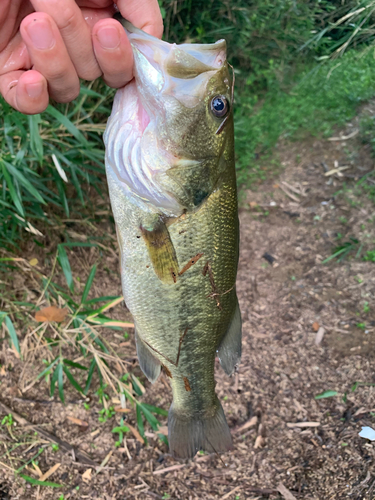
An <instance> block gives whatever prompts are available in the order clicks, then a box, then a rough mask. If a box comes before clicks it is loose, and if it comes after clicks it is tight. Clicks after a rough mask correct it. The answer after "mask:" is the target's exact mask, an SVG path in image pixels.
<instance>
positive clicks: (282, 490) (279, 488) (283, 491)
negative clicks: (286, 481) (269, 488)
mask: <svg viewBox="0 0 375 500" xmlns="http://www.w3.org/2000/svg"><path fill="white" fill-rule="evenodd" d="M277 491H278V492H279V493H281V494H282V496H283V497H284V499H285V500H297V499H296V497H295V496H294V495H292V493H291V492H290V491H289V490H288V488H285V486H284V485H283V483H279V484H278V485H277Z"/></svg>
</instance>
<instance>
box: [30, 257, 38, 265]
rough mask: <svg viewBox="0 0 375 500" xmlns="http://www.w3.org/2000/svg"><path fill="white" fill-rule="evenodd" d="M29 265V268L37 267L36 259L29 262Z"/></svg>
mask: <svg viewBox="0 0 375 500" xmlns="http://www.w3.org/2000/svg"><path fill="white" fill-rule="evenodd" d="M29 264H30V266H33V267H35V266H36V265H38V259H31V260H29Z"/></svg>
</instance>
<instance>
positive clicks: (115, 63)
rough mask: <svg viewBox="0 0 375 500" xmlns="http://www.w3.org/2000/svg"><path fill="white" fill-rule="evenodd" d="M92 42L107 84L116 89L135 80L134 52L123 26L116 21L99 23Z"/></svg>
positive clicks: (93, 33) (94, 29) (93, 31)
mask: <svg viewBox="0 0 375 500" xmlns="http://www.w3.org/2000/svg"><path fill="white" fill-rule="evenodd" d="M92 40H93V46H94V50H95V55H96V59H97V61H98V63H99V66H100V68H101V70H102V72H103V79H104V81H105V83H106V84H107V85H109V86H110V87H114V88H119V87H122V86H124V85H125V84H126V83H128V82H129V81H130V80H131V79H132V78H133V52H132V49H131V46H130V42H129V40H128V37H127V36H126V33H125V30H124V28H123V27H122V26H121V24H120V23H119V22H118V21H115V20H114V19H103V20H102V21H99V22H97V23H96V24H95V26H94V28H93V30H92Z"/></svg>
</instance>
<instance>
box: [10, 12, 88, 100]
mask: <svg viewBox="0 0 375 500" xmlns="http://www.w3.org/2000/svg"><path fill="white" fill-rule="evenodd" d="M20 32H21V36H22V38H23V40H24V42H25V44H26V46H27V50H28V52H29V54H30V58H31V62H32V64H33V69H35V70H37V71H38V72H39V73H41V74H42V75H43V76H44V77H45V79H46V80H47V82H48V90H49V94H50V96H51V97H52V98H53V99H55V100H56V101H58V102H70V101H72V100H73V99H75V98H76V97H77V96H78V94H79V79H78V76H77V72H76V70H75V67H74V65H73V63H72V61H71V59H70V57H69V54H68V52H67V50H66V47H65V44H64V42H63V40H62V38H61V35H60V32H59V30H58V28H57V26H56V25H55V23H54V22H53V20H52V19H51V18H50V16H49V15H48V14H45V13H44V12H34V13H33V14H30V15H29V16H27V17H25V19H24V20H23V21H22V23H21V27H20Z"/></svg>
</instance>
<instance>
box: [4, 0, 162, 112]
mask: <svg viewBox="0 0 375 500" xmlns="http://www.w3.org/2000/svg"><path fill="white" fill-rule="evenodd" d="M116 3H117V7H118V9H119V11H120V12H121V14H122V16H123V17H125V18H126V19H128V20H129V21H130V22H131V23H133V24H134V25H135V26H137V27H138V28H141V29H143V30H144V31H146V32H147V33H150V34H151V35H154V36H157V37H161V35H162V33H163V22H162V18H161V14H160V9H159V6H158V2H157V0H117V2H116ZM114 12H115V7H114V4H113V1H112V0H0V94H1V95H2V96H3V97H4V99H5V100H6V101H7V102H8V103H9V104H10V105H11V106H12V107H13V108H15V109H17V110H18V111H21V112H22V113H25V114H35V113H40V112H42V111H44V110H45V109H46V107H47V106H48V101H49V98H50V97H51V98H52V99H55V100H56V101H58V102H70V101H72V100H73V99H75V98H76V97H77V96H78V94H79V78H83V79H84V80H95V79H96V78H98V77H99V76H101V75H102V76H103V79H104V81H105V82H106V83H107V85H109V86H110V87H115V88H118V87H122V86H123V85H125V84H126V83H127V82H128V81H129V80H131V79H132V77H133V54H132V50H131V47H130V43H129V40H128V38H127V36H126V33H125V31H124V28H123V27H122V26H121V24H120V23H119V22H118V21H116V20H114V19H112V16H113V14H114Z"/></svg>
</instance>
